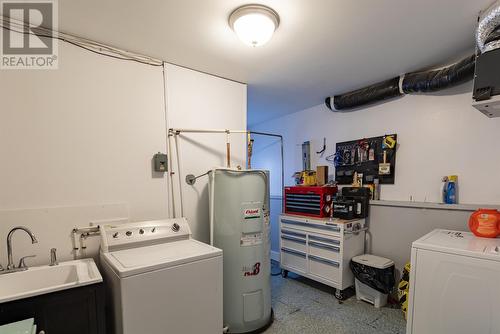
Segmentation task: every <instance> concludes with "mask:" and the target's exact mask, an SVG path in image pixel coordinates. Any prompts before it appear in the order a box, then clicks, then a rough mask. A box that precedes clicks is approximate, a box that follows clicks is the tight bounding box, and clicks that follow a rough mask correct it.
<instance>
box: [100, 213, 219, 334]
mask: <svg viewBox="0 0 500 334" xmlns="http://www.w3.org/2000/svg"><path fill="white" fill-rule="evenodd" d="M100 232H101V252H100V259H101V267H102V271H103V277H104V281H105V284H106V292H107V301H108V306H109V307H110V308H109V310H110V319H109V320H111V326H112V328H111V332H113V333H115V334H159V333H162V334H181V333H182V334H199V333H204V334H220V333H222V327H223V322H222V317H223V313H222V310H223V309H222V291H223V290H222V274H223V273H222V250H220V249H218V248H215V247H212V246H210V245H207V244H204V243H202V242H199V241H197V240H194V239H193V238H192V237H191V230H190V229H189V225H188V223H187V221H186V219H185V218H176V219H166V220H156V221H145V222H135V223H126V224H116V225H114V224H112V223H110V224H106V225H103V226H100Z"/></svg>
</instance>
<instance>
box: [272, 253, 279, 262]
mask: <svg viewBox="0 0 500 334" xmlns="http://www.w3.org/2000/svg"><path fill="white" fill-rule="evenodd" d="M271 260H274V261H276V262H280V252H276V251H271Z"/></svg>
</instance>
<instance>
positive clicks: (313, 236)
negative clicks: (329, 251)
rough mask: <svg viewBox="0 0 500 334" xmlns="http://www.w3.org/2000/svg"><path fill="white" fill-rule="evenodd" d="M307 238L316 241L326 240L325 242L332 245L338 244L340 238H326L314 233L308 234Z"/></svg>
mask: <svg viewBox="0 0 500 334" xmlns="http://www.w3.org/2000/svg"><path fill="white" fill-rule="evenodd" d="M309 239H311V240H316V241H322V242H327V243H330V244H334V245H340V240H332V239H328V238H323V237H317V236H315V235H309Z"/></svg>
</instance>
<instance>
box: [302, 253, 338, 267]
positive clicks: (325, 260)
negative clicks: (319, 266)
mask: <svg viewBox="0 0 500 334" xmlns="http://www.w3.org/2000/svg"><path fill="white" fill-rule="evenodd" d="M309 259H310V260H313V261H316V262H322V263H324V264H327V265H329V266H333V267H336V268H338V267H340V264H339V263H338V262H335V261H331V260H327V259H323V258H321V257H317V256H313V255H309Z"/></svg>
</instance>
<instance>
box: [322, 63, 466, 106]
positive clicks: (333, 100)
mask: <svg viewBox="0 0 500 334" xmlns="http://www.w3.org/2000/svg"><path fill="white" fill-rule="evenodd" d="M475 59H476V58H475V56H474V55H472V56H469V57H467V58H464V59H462V60H460V61H459V62H457V63H455V64H453V65H450V66H447V67H445V68H442V69H439V70H431V71H421V72H413V73H409V74H406V75H405V76H404V77H403V80H402V85H401V88H400V87H399V84H400V81H401V78H400V77H396V78H392V79H390V80H387V81H383V82H379V83H376V84H374V85H371V86H368V87H365V88H362V89H358V90H355V91H352V92H349V93H345V94H341V95H335V96H333V97H327V98H326V99H325V104H326V106H327V107H328V108H329V109H330V110H332V111H339V110H345V109H351V108H355V107H360V106H363V105H366V104H370V103H373V102H377V101H382V100H385V99H389V98H393V97H397V96H400V95H403V94H408V93H415V92H434V91H437V90H441V89H445V88H449V87H452V86H455V85H457V84H460V83H462V82H465V81H467V80H471V79H472V78H473V76H474V66H475Z"/></svg>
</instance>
